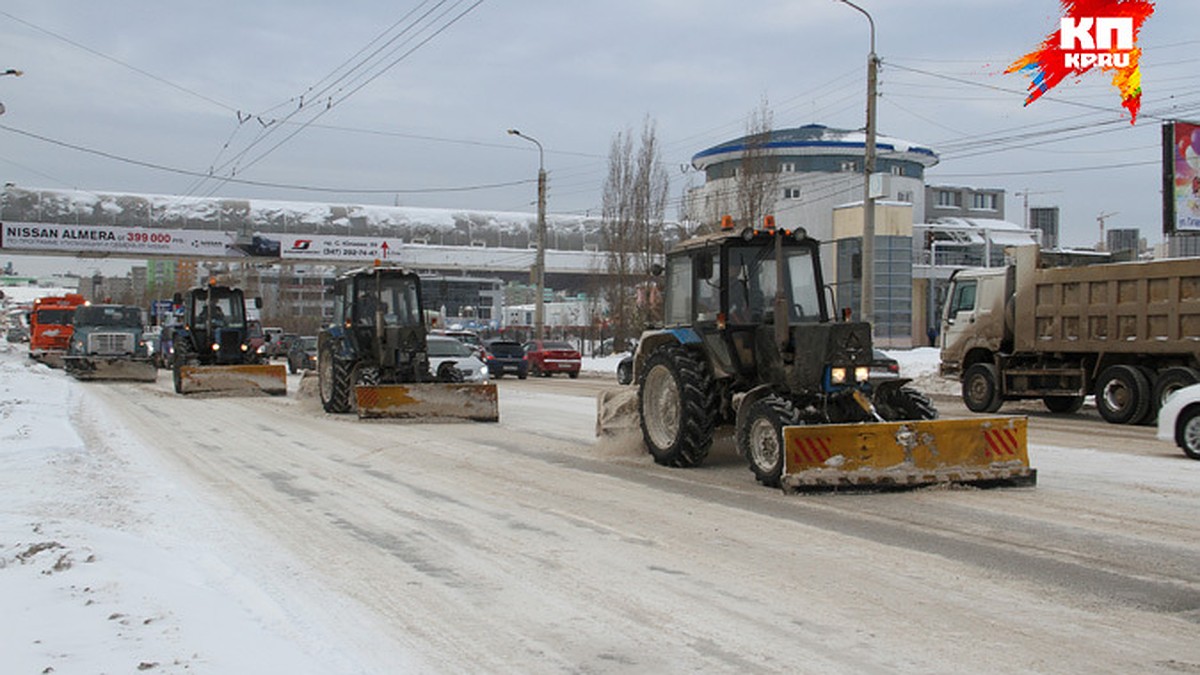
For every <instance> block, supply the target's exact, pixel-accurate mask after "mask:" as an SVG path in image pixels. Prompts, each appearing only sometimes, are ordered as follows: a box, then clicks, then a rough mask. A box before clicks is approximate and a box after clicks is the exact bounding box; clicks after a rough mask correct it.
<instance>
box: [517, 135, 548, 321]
mask: <svg viewBox="0 0 1200 675" xmlns="http://www.w3.org/2000/svg"><path fill="white" fill-rule="evenodd" d="M508 133H509V134H510V135H512V136H517V137H519V138H524V139H525V140H527V141H529V142H531V143H533V144H534V145H536V146H537V149H538V223H537V229H538V231H537V257H536V258H535V259H534V263H533V271H534V278H535V279H536V283H537V298H535V300H534V302H535V303H536V304H534V310H533V334H534V339H536V340H539V341H540V340H541V339H542V334H543V332H544V331H545V326H546V300H545V297H544V296H545V295H546V156H545V153H544V152H543V150H542V144H541V143H539V142H538V140H537V139H536V138H533V137H532V136H526V135H525V134H523V133H521V132H520V131H517V130H516V129H509V130H508Z"/></svg>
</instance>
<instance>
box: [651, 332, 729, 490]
mask: <svg viewBox="0 0 1200 675" xmlns="http://www.w3.org/2000/svg"><path fill="white" fill-rule="evenodd" d="M713 392H714V387H713V381H712V377H711V376H710V375H709V373H708V366H707V365H706V364H705V363H704V362H703V361H701V360H699V359H698V358H696V357H695V356H693V355H692V354H690V353H688V352H687V351H686V350H684V349H682V348H680V347H677V346H667V347H661V348H659V349H657V350H655V352H654V353H653V354H651V355H650V357H649V358H648V359H646V368H645V375H644V376H643V377H642V380H641V387H640V389H639V390H638V412H639V414H640V417H641V422H642V437H643V438H644V439H645V441H646V447H647V448H649V450H650V454H651V455H653V456H654V461H655V462H657V463H659V464H662V465H664V466H674V467H681V468H684V467H693V466H698V465H700V464H701V463H702V462H703V461H704V458H705V457H707V456H708V451H709V449H710V448H711V447H712V442H713V429H714V427H715V425H716V420H715V418H716V400H715V396H714V393H713Z"/></svg>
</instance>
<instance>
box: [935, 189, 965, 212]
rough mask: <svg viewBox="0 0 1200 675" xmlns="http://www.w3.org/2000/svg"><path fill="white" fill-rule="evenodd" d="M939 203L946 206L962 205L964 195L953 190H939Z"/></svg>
mask: <svg viewBox="0 0 1200 675" xmlns="http://www.w3.org/2000/svg"><path fill="white" fill-rule="evenodd" d="M937 205H938V206H941V207H946V208H954V207H956V206H957V207H961V206H962V195H961V194H960V193H958V192H954V191H952V190H938V191H937Z"/></svg>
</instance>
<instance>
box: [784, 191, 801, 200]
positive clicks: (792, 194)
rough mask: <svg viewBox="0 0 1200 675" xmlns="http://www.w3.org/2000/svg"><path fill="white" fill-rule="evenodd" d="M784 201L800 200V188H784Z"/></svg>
mask: <svg viewBox="0 0 1200 675" xmlns="http://www.w3.org/2000/svg"><path fill="white" fill-rule="evenodd" d="M783 198H784V199H800V188H783Z"/></svg>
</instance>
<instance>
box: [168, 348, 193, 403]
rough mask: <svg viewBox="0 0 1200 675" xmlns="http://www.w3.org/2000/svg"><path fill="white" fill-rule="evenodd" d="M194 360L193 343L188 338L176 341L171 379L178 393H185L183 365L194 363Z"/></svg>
mask: <svg viewBox="0 0 1200 675" xmlns="http://www.w3.org/2000/svg"><path fill="white" fill-rule="evenodd" d="M194 360H195V359H194V358H193V357H192V350H191V345H190V344H188V343H187V341H186V340H178V341H176V342H175V354H174V361H173V362H172V363H171V380H172V383H173V384H174V385H175V393H176V394H182V393H183V367H184V366H187V365H192V364H191V362H192V361H194Z"/></svg>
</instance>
